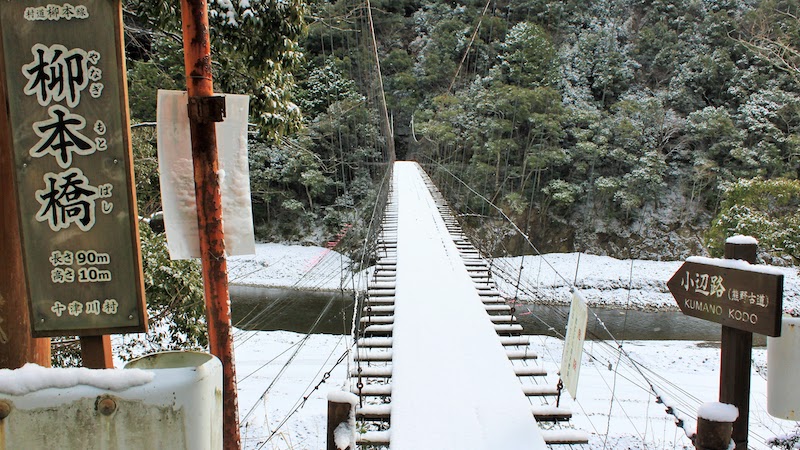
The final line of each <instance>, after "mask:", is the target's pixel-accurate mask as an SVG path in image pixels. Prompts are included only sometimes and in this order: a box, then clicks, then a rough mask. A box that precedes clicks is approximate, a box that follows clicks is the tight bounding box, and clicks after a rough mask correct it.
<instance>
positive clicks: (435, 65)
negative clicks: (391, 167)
mask: <svg viewBox="0 0 800 450" xmlns="http://www.w3.org/2000/svg"><path fill="white" fill-rule="evenodd" d="M130 3H137V2H130ZM138 3H141V2H138ZM211 3H212V7H215V8H217V9H221V8H222V6H220V5H223V3H224V4H225V5H230V7H231V8H232V10H235V12H236V13H235V14H233V15H232V16H231V17H233V19H234V22H235V19H237V18H238V19H239V20H240V21H241V22H242V23H248V22H247V21H248V20H251V19H248V17H249V16H248V15H247V13H246V9H247V8H248V7H249V4H250V3H253V4H254V5H255V4H257V3H259V4H264V5H279V6H276V7H275V8H274V9H275V10H278V11H280V10H281V8H283V10H284V11H287V12H288V13H287V17H289V18H290V19H289V23H291V24H296V23H297V22H298V20H301V19H302V18H304V20H305V22H306V24H307V28H306V32H305V33H304V34H302V35H301V34H299V33H298V32H297V31H298V30H297V28H295V27H292V26H289V27H287V26H284V27H283V28H278V29H277V31H276V30H275V29H270V28H268V27H267V26H266V24H267V23H268V21H266V20H265V21H264V22H263V23H261V25H260V26H261V28H259V27H254V26H253V25H252V24H251V28H252V29H248V30H251V31H249V33H250V35H252V36H260V35H266V36H267V38H263V41H264V42H262V43H259V42H257V41H258V39H252V38H251V39H249V40H248V39H247V38H248V34H247V33H243V32H241V30H239V31H237V32H235V33H234V32H233V31H231V30H237V28H235V27H230V20H229V19H225V17H223V19H225V20H223V21H222V22H218V23H221V24H224V25H218V29H217V35H216V36H215V39H216V41H215V42H217V44H215V45H217V46H218V48H220V49H222V50H224V52H225V53H224V61H223V62H221V63H219V64H220V67H219V69H221V70H222V71H223V72H222V73H221V75H220V77H219V80H220V81H219V84H221V88H223V89H227V90H228V91H229V92H234V91H238V92H245V93H251V94H252V93H253V91H256V93H257V94H258V93H259V92H258V90H259V89H260V90H261V92H260V94H259V103H257V106H256V110H257V111H259V116H258V117H259V118H260V119H261V120H259V123H260V124H261V132H260V134H259V136H258V137H257V138H255V139H254V141H253V142H251V172H252V184H253V192H254V195H253V201H254V206H255V208H254V211H255V213H256V219H257V222H258V225H259V230H260V233H261V236H262V237H264V238H267V239H298V236H299V235H301V234H302V235H309V236H316V237H314V238H312V239H317V240H319V241H321V240H323V239H326V237H327V236H330V235H332V234H335V232H336V231H338V230H340V229H342V227H344V226H346V224H347V223H352V222H357V221H358V220H361V219H360V218H363V216H364V213H363V212H362V211H365V210H366V209H367V206H368V205H369V203H370V201H371V198H372V196H371V192H373V191H374V187H375V185H376V184H377V183H379V182H380V180H381V174H382V169H383V167H384V166H382V163H383V162H384V161H385V155H386V149H387V142H386V136H387V132H386V130H385V127H386V126H387V125H386V123H385V122H387V121H386V120H384V119H383V116H382V111H381V107H380V105H381V97H382V95H381V90H380V89H379V78H378V76H377V64H376V61H375V57H374V47H373V40H372V35H373V31H374V36H375V41H374V42H376V43H377V55H378V58H379V60H380V67H381V72H382V81H383V87H384V91H385V98H386V102H387V109H388V122H389V123H390V126H391V128H392V129H393V130H394V133H395V141H394V142H395V144H396V149H397V150H396V151H397V155H398V157H399V158H400V159H403V158H417V159H418V160H420V161H421V162H423V163H424V164H427V167H428V168H429V169H430V170H431V172H433V173H438V174H443V173H444V169H447V170H449V171H451V172H452V173H454V174H457V175H458V176H459V177H460V178H461V179H463V180H465V181H466V182H467V183H468V184H470V186H472V187H473V188H474V189H476V190H477V191H478V192H480V193H482V194H483V195H485V196H486V197H487V198H488V199H491V200H492V201H493V202H494V203H496V204H498V205H499V206H500V207H501V208H502V209H503V210H504V211H505V213H506V214H508V215H509V216H510V217H511V218H512V219H513V220H514V221H515V222H516V223H517V225H518V226H519V227H520V228H521V229H523V230H527V231H528V233H529V234H530V236H531V238H532V240H533V241H534V242H536V243H537V244H538V245H539V246H540V249H541V250H544V251H573V250H577V251H589V252H593V253H600V254H608V255H611V256H616V257H634V258H651V259H679V258H682V257H685V256H687V255H689V254H703V253H706V252H707V251H708V250H709V249H710V250H711V251H712V252H713V251H718V249H719V247H720V243H721V241H722V240H723V239H724V237H725V236H727V235H730V234H733V233H740V232H742V233H748V234H754V235H756V236H757V237H758V238H759V239H760V240H761V243H762V248H763V249H764V250H765V252H764V254H763V255H762V256H763V257H764V258H765V259H766V260H768V261H771V262H794V260H793V258H794V256H795V255H796V254H797V252H795V251H794V248H795V246H796V245H797V244H796V241H798V238H797V236H798V233H797V228H798V224H800V216H798V213H797V207H798V205H800V194H798V193H800V187H799V186H800V185H798V183H797V181H796V180H797V177H798V171H799V170H800V166H798V163H800V153H799V152H798V150H799V149H800V134H799V133H798V130H799V128H798V127H800V87H798V71H797V64H798V62H800V59H799V58H798V54H797V49H798V48H800V26H799V24H800V22H798V19H797V17H798V16H797V12H798V2H797V1H796V0H792V1H772V0H770V1H726V0H678V1H651V0H607V1H590V2H584V1H578V0H568V1H560V2H556V1H546V0H522V1H508V0H489V1H488V2H487V1H483V0H477V1H433V0H427V1H421V0H373V1H371V12H372V16H373V24H374V26H373V27H372V28H370V21H369V20H368V19H369V18H368V16H367V14H366V12H367V4H366V3H365V2H362V1H356V0H340V1H335V2H332V1H322V0H311V1H309V2H308V3H307V4H303V3H301V2H299V1H291V2H255V1H251V2H238V3H239V5H238V6H237V5H236V3H237V2H233V3H231V2H228V1H226V2H222V1H220V0H217V1H216V2H213V1H212V2H211ZM244 3H247V5H245V4H244ZM215 5H216V6H215ZM237 8H238V9H237ZM264 8H265V10H264V11H261V12H260V14H262V15H264V14H266V13H265V11H269V8H267V7H266V6H265V7H264ZM222 10H224V8H222ZM289 13H291V14H289ZM236 14H239V15H238V16H237V15H236ZM265 17H268V18H269V19H270V20H273V21H274V20H277V19H276V17H272V16H265ZM140 20H141V19H140ZM251 21H252V20H251ZM150 24H152V21H151V22H150ZM256 24H257V23H256ZM226 27H227V28H226ZM228 28H231V30H228ZM269 30H272V31H269ZM278 31H280V32H278ZM226 33H228V34H231V33H232V36H233V37H229V36H228V35H226ZM259 33H261V34H259ZM153 39H154V42H155V43H156V44H158V42H161V44H160V45H161V47H162V48H174V44H169V45H168V43H169V42H170V39H169V36H168V35H166V37H158V36H156V37H155V38H153ZM270 39H272V40H274V42H276V43H280V44H281V45H278V46H275V45H269V43H270V42H273V41H270ZM254 48H255V49H256V50H260V52H261V53H256V55H257V56H258V57H260V58H264V59H263V60H261V61H260V62H259V64H256V63H255V62H254V61H253V53H252V52H253V49H254ZM270 52H272V53H270ZM167 59H168V57H167V56H164V55H162V56H161V57H160V59H159V60H157V61H153V60H152V59H148V60H144V59H142V58H140V60H139V61H134V64H133V65H132V69H131V74H132V75H133V76H132V83H133V82H142V81H147V80H149V79H151V78H152V77H154V75H152V73H150V72H148V71H147V70H146V69H148V68H151V67H152V66H153V65H155V66H157V67H159V68H163V66H164V65H165V64H166V63H165V60H167ZM262 66H263V67H262ZM276 67H277V69H279V70H273V69H275V68H276ZM258 70H264V71H266V72H265V73H266V74H267V75H264V76H252V74H253V73H254V71H255V72H257V71H258ZM270 70H273V71H272V72H270ZM242 74H250V76H241V75H242ZM289 74H291V75H289ZM176 78H179V77H176V76H171V77H169V80H174V79H176ZM271 82H275V83H277V86H278V87H279V88H280V89H277V90H275V89H273V90H269V89H267V88H265V87H261V88H257V86H258V83H271ZM292 85H294V88H291V86H292ZM265 86H267V85H265ZM132 91H135V89H132ZM265 92H266V94H265ZM137 105H138V104H137ZM142 111H145V112H144V113H142V114H141V117H140V119H141V120H147V117H146V116H147V113H146V111H147V109H146V108H143V109H142ZM299 117H302V126H298V125H300V122H299V120H300V119H299ZM446 179H447V177H445V178H442V180H446ZM448 186H452V188H450V189H448ZM458 186H459V184H458V183H456V182H452V180H451V182H449V184H447V183H446V185H445V186H444V190H445V191H447V193H448V195H450V197H451V201H452V202H453V204H454V206H455V207H456V208H457V209H459V210H460V211H462V212H466V213H469V214H471V215H474V216H480V215H481V214H482V212H483V211H485V208H486V207H485V206H484V205H483V204H482V203H481V202H480V201H479V200H478V199H477V197H475V196H471V195H468V194H467V191H466V190H465V189H461V188H458ZM473 226H475V227H477V228H492V227H495V228H496V227H501V225H500V224H499V223H495V222H494V220H493V219H491V218H488V219H487V218H483V219H479V220H476V221H475V223H474V224H473ZM506 244H507V245H505V247H506V249H507V250H510V251H512V252H513V251H515V245H514V242H513V241H509V242H508V243H506Z"/></svg>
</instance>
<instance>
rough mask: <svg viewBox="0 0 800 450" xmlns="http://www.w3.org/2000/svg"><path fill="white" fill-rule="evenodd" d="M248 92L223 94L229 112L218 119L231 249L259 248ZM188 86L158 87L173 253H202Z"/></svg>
mask: <svg viewBox="0 0 800 450" xmlns="http://www.w3.org/2000/svg"><path fill="white" fill-rule="evenodd" d="M249 101H250V98H249V97H248V96H247V95H233V94H226V95H225V110H226V117H225V120H224V121H223V122H219V123H217V124H216V127H217V148H218V151H219V178H220V185H221V186H220V188H221V192H222V220H223V224H222V226H223V230H224V232H225V252H226V254H227V255H229V256H232V255H252V254H255V238H254V233H253V211H252V205H251V203H250V171H249V168H248V164H247V118H248V106H249ZM188 102H189V98H188V94H187V93H186V92H184V91H165V90H159V91H158V114H157V115H158V127H157V130H158V170H159V172H160V177H161V205H162V207H163V209H164V226H165V227H166V231H167V247H168V248H169V255H170V258H172V259H190V258H199V257H200V239H199V235H198V232H197V206H196V200H195V193H194V168H193V165H192V144H191V142H192V140H191V135H190V131H189V115H188V113H187V105H188Z"/></svg>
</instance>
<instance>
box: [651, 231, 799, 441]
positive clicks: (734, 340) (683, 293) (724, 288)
mask: <svg viewBox="0 0 800 450" xmlns="http://www.w3.org/2000/svg"><path fill="white" fill-rule="evenodd" d="M756 249H757V244H756V243H734V242H727V243H726V244H725V258H726V259H725V260H710V259H708V258H690V259H689V260H688V261H687V262H685V263H684V264H683V265H682V266H681V268H680V269H678V271H677V272H676V273H675V275H674V276H673V277H672V278H671V279H670V280H669V281H668V282H667V287H668V288H669V290H670V292H671V293H672V295H673V296H674V297H675V300H676V301H677V302H678V306H679V307H680V309H681V311H683V313H684V314H686V315H690V316H694V317H699V318H701V319H705V320H710V321H712V322H717V323H720V324H722V349H721V356H720V359H721V367H720V389H719V401H720V402H722V403H728V404H731V405H734V406H736V407H737V408H738V409H739V417H738V418H737V419H736V421H735V422H734V424H733V436H732V437H733V441H734V442H735V443H736V449H737V450H746V449H747V435H748V428H749V425H748V421H749V412H750V360H751V355H752V347H753V333H759V334H764V335H767V336H773V337H774V336H780V333H781V312H782V311H783V275H781V274H779V273H776V272H775V271H770V270H768V269H761V268H759V267H758V266H753V267H748V266H746V265H743V264H741V263H737V262H736V261H735V260H743V261H746V262H748V263H750V264H755V261H756Z"/></svg>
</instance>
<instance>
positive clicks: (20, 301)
mask: <svg viewBox="0 0 800 450" xmlns="http://www.w3.org/2000/svg"><path fill="white" fill-rule="evenodd" d="M5 86H6V82H5V80H4V79H3V77H2V76H0V105H2V107H0V211H2V212H0V255H3V256H2V257H3V269H2V270H0V368H1V369H17V368H19V367H22V366H23V365H25V363H29V362H32V363H36V364H38V365H40V366H44V367H50V339H48V338H41V339H37V338H34V337H33V336H32V335H31V323H30V319H29V317H30V315H29V313H28V287H27V285H26V284H25V270H24V269H23V264H22V237H21V236H20V234H19V218H18V216H19V212H18V210H17V199H16V192H17V190H16V188H15V187H14V183H13V179H14V174H13V171H14V154H13V150H12V146H11V123H10V122H9V119H8V115H7V110H6V105H7V101H6V99H7V96H6V92H5V91H6V88H5Z"/></svg>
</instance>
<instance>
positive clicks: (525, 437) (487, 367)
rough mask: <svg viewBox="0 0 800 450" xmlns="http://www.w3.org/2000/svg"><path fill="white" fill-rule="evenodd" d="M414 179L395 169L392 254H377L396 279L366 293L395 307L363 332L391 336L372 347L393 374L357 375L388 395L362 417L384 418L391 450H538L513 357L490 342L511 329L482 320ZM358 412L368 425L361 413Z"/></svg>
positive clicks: (439, 221)
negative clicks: (380, 381)
mask: <svg viewBox="0 0 800 450" xmlns="http://www.w3.org/2000/svg"><path fill="white" fill-rule="evenodd" d="M420 172H421V169H420V168H419V166H418V165H417V164H416V163H413V162H398V163H396V164H395V166H394V183H395V184H394V196H395V203H396V205H397V211H396V216H397V226H396V245H394V242H391V240H389V241H390V242H387V243H385V244H384V245H387V246H390V247H391V249H392V250H393V251H395V252H396V269H395V270H392V271H390V272H389V273H387V274H385V278H383V279H385V280H389V281H388V283H389V284H390V285H393V286H394V289H393V290H392V289H390V288H389V287H390V286H388V285H387V286H381V287H383V288H385V289H383V290H380V289H376V290H374V291H373V297H374V298H376V299H379V298H381V297H384V298H390V297H393V298H394V306H393V308H392V307H390V306H384V307H383V310H384V311H390V312H393V314H394V317H393V319H385V320H383V321H382V322H383V323H381V321H380V320H376V321H374V322H371V323H373V325H370V327H372V330H373V331H375V332H378V333H380V332H384V333H388V334H390V335H391V336H392V337H391V339H387V338H372V339H384V341H383V344H389V343H390V344H391V350H390V352H387V354H388V356H387V357H388V359H389V360H391V361H392V364H391V368H381V367H364V368H362V369H361V370H362V376H365V375H366V374H367V372H366V371H367V370H373V371H375V372H376V373H377V372H380V371H382V372H385V373H384V374H383V375H390V376H391V387H388V386H384V387H382V388H381V389H377V390H380V391H381V392H386V393H388V392H391V404H390V405H377V406H376V407H374V408H372V409H371V411H372V413H373V414H375V415H381V414H383V415H386V414H387V413H389V416H390V422H391V429H390V436H391V438H390V448H391V449H392V450H424V449H436V450H447V449H453V450H471V449H474V450H483V449H486V450H490V449H491V450H495V449H504V450H514V449H528V450H529V449H544V448H546V444H545V440H544V438H543V436H542V433H541V432H540V431H539V428H538V425H537V423H536V420H535V419H534V414H535V413H536V412H535V411H534V412H533V413H532V407H531V404H530V403H529V401H528V400H527V399H526V393H525V392H524V391H523V389H522V388H521V385H520V381H519V379H518V378H517V376H518V375H517V373H516V372H518V371H519V370H516V371H515V367H513V366H512V364H511V362H510V359H509V358H514V357H515V356H516V357H519V356H520V355H516V353H514V351H509V350H506V348H505V347H504V344H505V345H508V343H506V342H501V339H500V337H498V332H497V331H498V329H501V328H502V327H514V326H516V327H518V325H510V324H506V323H502V322H503V321H504V320H506V318H507V317H509V316H506V318H503V317H501V318H500V319H498V320H496V321H494V322H493V321H492V320H490V318H489V316H488V315H487V309H492V308H491V307H490V306H487V305H485V300H484V301H482V297H481V296H482V295H485V294H487V293H486V292H484V293H481V292H479V290H478V289H476V278H474V277H476V276H477V277H478V278H480V277H481V276H480V275H475V274H474V271H473V270H472V267H467V265H465V260H464V259H463V258H462V255H463V254H464V252H465V249H464V248H460V247H459V246H458V243H457V242H456V240H454V237H453V236H452V235H451V233H450V230H448V224H447V223H446V222H445V219H444V218H443V217H442V215H441V214H440V212H439V210H438V205H437V203H436V202H435V201H434V198H433V196H432V194H431V192H430V190H429V189H428V187H427V186H426V183H425V180H424V179H423V177H422V175H421V173H420ZM392 214H394V213H392ZM390 231H391V233H392V235H394V233H395V230H394V228H393V227H392V228H391V230H390ZM391 263H395V261H394V260H392V261H391ZM387 270H390V269H388V268H387ZM392 280H393V281H394V283H391V281H392ZM378 286H380V285H379V284H378ZM488 294H489V295H491V294H492V293H488ZM494 295H496V292H495V293H494ZM502 306H503V305H502V303H500V307H502ZM372 308H377V306H373V307H372ZM494 309H497V308H494ZM370 311H371V310H370ZM378 311H381V310H380V309H378V310H377V311H376V312H378ZM506 314H507V313H506ZM498 321H499V322H500V323H498ZM498 327H500V328H498ZM375 342H376V343H377V341H375ZM361 350H365V349H360V351H361ZM509 352H510V353H509ZM522 356H525V355H522ZM363 358H369V357H368V356H366V352H365V353H364V356H363ZM373 360H374V361H380V359H373ZM526 369H527V368H526ZM372 389H373V390H375V389H376V388H375V387H373V388H372ZM376 392H377V391H376ZM534 395H536V394H534ZM362 409H363V412H362V414H363V416H367V415H368V412H369V411H370V409H369V408H362ZM534 409H535V408H534ZM555 412H556V413H558V411H555Z"/></svg>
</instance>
